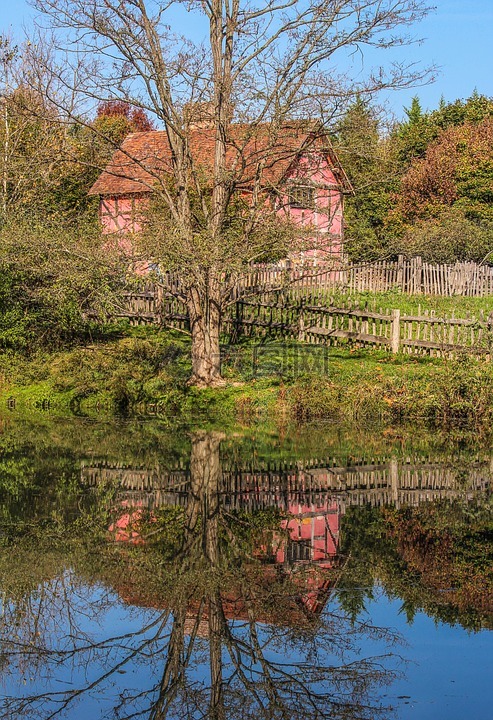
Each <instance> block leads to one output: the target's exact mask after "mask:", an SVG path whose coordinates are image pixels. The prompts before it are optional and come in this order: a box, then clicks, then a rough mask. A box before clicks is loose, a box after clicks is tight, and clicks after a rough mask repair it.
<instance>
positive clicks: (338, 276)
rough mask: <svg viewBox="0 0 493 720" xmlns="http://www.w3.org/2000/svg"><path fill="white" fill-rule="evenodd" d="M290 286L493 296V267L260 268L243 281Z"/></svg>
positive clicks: (403, 263) (402, 262) (407, 263)
mask: <svg viewBox="0 0 493 720" xmlns="http://www.w3.org/2000/svg"><path fill="white" fill-rule="evenodd" d="M283 283H284V284H287V285H289V286H290V287H291V288H311V289H313V288H323V289H325V290H327V291H330V292H334V291H343V292H349V293H356V292H388V291H390V290H398V291H399V292H402V293H407V294H410V295H419V294H424V295H444V296H447V297H452V296H456V295H461V296H469V297H485V296H488V295H493V267H490V266H489V265H478V264H477V263H473V262H462V263H459V262H457V263H454V264H448V265H447V264H431V263H426V262H423V260H422V259H421V258H420V257H415V258H410V259H408V260H407V259H405V258H404V257H403V256H399V259H398V260H396V261H388V260H383V261H380V262H374V263H354V264H351V265H347V266H344V267H340V268H337V267H333V268H329V269H324V268H323V267H321V266H320V267H316V266H315V267H308V268H307V267H297V266H293V265H288V266H287V267H280V266H270V267H269V266H265V267H257V268H255V269H252V271H251V272H250V273H249V274H248V275H246V276H245V277H244V278H243V280H242V285H243V286H245V287H249V286H252V287H255V286H257V287H262V288H265V289H269V288H275V287H278V286H279V285H280V284H283Z"/></svg>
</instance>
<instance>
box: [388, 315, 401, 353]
mask: <svg viewBox="0 0 493 720" xmlns="http://www.w3.org/2000/svg"><path fill="white" fill-rule="evenodd" d="M400 344H401V311H400V310H392V332H391V336H390V347H391V349H392V352H393V353H394V354H395V353H398V352H399V346H400Z"/></svg>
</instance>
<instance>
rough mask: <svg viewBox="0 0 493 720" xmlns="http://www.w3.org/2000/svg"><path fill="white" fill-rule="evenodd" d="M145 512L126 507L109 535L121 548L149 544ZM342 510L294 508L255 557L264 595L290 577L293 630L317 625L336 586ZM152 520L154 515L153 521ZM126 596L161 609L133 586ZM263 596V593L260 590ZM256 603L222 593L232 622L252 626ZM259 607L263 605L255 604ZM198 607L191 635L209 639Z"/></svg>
mask: <svg viewBox="0 0 493 720" xmlns="http://www.w3.org/2000/svg"><path fill="white" fill-rule="evenodd" d="M142 512H143V510H142V507H141V506H138V505H135V506H133V507H132V505H131V504H130V503H128V502H127V501H126V500H122V501H121V504H120V512H119V513H118V517H117V519H116V520H115V522H114V523H112V524H111V526H110V528H109V531H110V533H111V536H112V538H113V539H114V540H115V541H116V542H122V543H131V544H133V545H141V544H144V542H145V541H144V540H143V538H142V536H141V534H140V532H139V524H140V521H141V518H142ZM340 517H341V513H340V509H339V506H338V503H337V501H336V500H328V501H326V502H324V503H321V504H311V505H303V504H300V503H292V504H290V506H289V508H288V511H287V517H285V518H284V519H283V520H282V521H281V522H280V527H279V532H277V533H274V535H273V536H272V538H271V542H270V543H269V545H263V546H261V547H259V548H257V550H256V551H254V555H256V556H257V558H258V559H260V560H261V561H262V569H261V574H260V576H258V575H255V574H254V575H252V583H253V584H254V585H255V587H256V588H257V591H259V590H260V587H261V586H264V587H265V589H266V590H267V593H268V592H269V590H268V589H269V587H271V585H272V583H274V582H276V580H278V578H279V576H278V571H281V572H282V573H283V574H284V576H286V575H289V576H290V577H291V580H292V582H293V588H296V594H295V595H293V594H292V591H291V592H290V593H288V598H287V604H286V607H285V608H284V614H283V617H282V622H283V623H286V624H288V625H290V624H297V625H298V626H300V623H308V624H310V622H311V619H313V618H314V617H316V616H317V615H319V613H320V612H321V611H322V610H323V608H324V606H325V604H326V602H327V599H328V597H329V595H330V591H331V588H332V586H333V583H334V575H333V573H332V572H330V571H331V570H334V569H335V568H336V567H337V564H338V563H337V552H338V545H339V526H340ZM150 519H151V520H152V513H151V515H150ZM117 590H118V592H119V594H120V596H121V597H122V598H123V599H124V600H125V601H126V602H129V603H132V604H135V605H144V606H149V607H160V606H161V605H160V602H161V601H160V600H159V598H157V597H153V596H149V597H148V596H147V595H145V594H144V593H142V591H139V590H138V589H137V588H135V587H133V584H132V583H131V582H130V581H127V582H126V583H125V584H122V585H121V586H119V587H118V588H117ZM260 595H262V591H261V590H260ZM250 601H251V599H250V600H248V601H247V600H245V598H244V597H243V595H242V593H241V592H240V591H239V590H238V589H236V590H235V589H234V588H225V589H224V592H221V603H222V609H223V612H224V615H225V617H226V618H228V619H229V620H248V618H249V612H248V606H249V603H250ZM254 602H258V598H257V600H255V601H254ZM198 610H199V603H197V607H195V606H194V604H193V603H192V604H191V605H190V606H189V607H188V618H187V620H186V629H187V630H188V631H190V632H191V631H192V628H194V632H197V634H198V635H199V636H202V637H206V636H207V635H208V620H207V611H206V610H205V611H204V610H203V611H202V612H203V613H205V614H203V615H202V616H201V617H202V619H200V618H199V619H198V623H199V624H198V626H197V627H195V621H196V618H198V615H197V613H198ZM257 621H258V622H265V623H272V624H277V623H279V622H280V618H279V617H278V615H277V609H276V608H272V611H267V610H266V608H265V607H264V608H263V609H262V611H261V615H259V617H258V618H257Z"/></svg>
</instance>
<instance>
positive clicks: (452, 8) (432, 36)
mask: <svg viewBox="0 0 493 720" xmlns="http://www.w3.org/2000/svg"><path fill="white" fill-rule="evenodd" d="M431 1H432V2H433V0H431ZM435 2H436V6H437V7H436V10H435V11H433V12H431V13H430V15H429V16H428V18H427V19H426V20H425V21H423V22H422V23H420V24H419V25H417V26H416V28H415V29H414V31H413V34H414V35H415V36H416V37H422V38H424V42H423V44H422V45H420V46H416V45H415V46H413V47H409V48H403V50H402V58H403V59H408V60H410V61H414V60H416V61H421V62H423V63H424V64H432V63H434V64H436V65H438V66H439V68H440V70H439V75H438V77H437V80H436V81H435V82H434V83H433V84H432V85H428V86H425V87H420V88H414V89H410V90H401V91H398V92H393V93H391V94H390V95H389V96H388V103H389V106H390V109H391V110H392V111H393V112H394V113H395V114H396V115H397V116H401V115H402V108H403V107H404V106H409V104H410V100H411V98H412V97H413V95H418V96H419V98H420V99H421V103H422V105H423V108H425V109H426V108H427V109H434V108H435V107H437V105H438V102H439V100H440V97H441V96H442V95H443V96H444V98H445V100H447V101H452V100H455V99H456V98H466V97H468V96H469V95H471V93H472V91H473V90H474V88H477V90H478V91H479V92H480V93H483V94H485V95H488V96H493V73H492V68H493V42H492V41H491V37H492V35H493V0H467V2H466V1H465V0H435ZM0 8H1V13H0V32H2V31H5V30H8V29H9V27H10V28H11V30H12V32H13V34H14V35H17V34H18V33H19V34H20V31H21V27H22V24H23V23H24V24H26V25H29V21H30V17H31V13H32V11H31V9H30V8H29V6H28V4H27V2H26V0H10V1H9V0H0Z"/></svg>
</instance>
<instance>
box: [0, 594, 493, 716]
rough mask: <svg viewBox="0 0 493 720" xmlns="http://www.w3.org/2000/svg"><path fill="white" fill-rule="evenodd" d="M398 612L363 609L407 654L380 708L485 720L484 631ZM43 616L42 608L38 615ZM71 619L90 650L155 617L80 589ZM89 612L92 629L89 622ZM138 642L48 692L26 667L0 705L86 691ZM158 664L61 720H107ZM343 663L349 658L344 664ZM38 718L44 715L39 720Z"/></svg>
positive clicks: (382, 600)
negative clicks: (10, 698) (12, 698)
mask: <svg viewBox="0 0 493 720" xmlns="http://www.w3.org/2000/svg"><path fill="white" fill-rule="evenodd" d="M109 600H110V602H108V601H109ZM101 605H102V609H101V612H99V613H97V608H98V607H100V606H101ZM330 609H331V610H333V609H334V608H333V607H331V608H330ZM400 609H401V602H400V601H399V600H389V599H387V598H386V597H385V595H384V594H383V592H376V593H375V599H374V600H373V601H371V602H368V604H367V610H368V613H369V619H370V620H371V622H372V624H374V625H376V626H381V627H384V628H391V629H395V630H396V631H398V632H399V633H400V634H401V635H402V636H403V637H404V639H405V640H406V641H407V643H408V646H407V647H404V648H402V647H401V646H397V647H395V648H393V651H394V652H396V653H401V654H402V655H403V656H404V657H405V658H406V659H408V660H410V661H411V662H410V663H409V664H408V665H406V666H405V670H404V673H405V677H404V678H403V679H400V680H398V681H396V682H395V684H393V685H392V686H391V687H390V688H388V689H387V690H383V691H382V693H384V694H383V695H382V702H383V703H391V704H393V705H396V706H397V707H398V712H397V719H398V720H463V718H464V717H467V718H471V720H490V718H491V706H490V701H489V686H490V681H491V669H492V668H491V657H493V633H492V632H488V631H483V632H480V633H477V634H471V633H468V632H466V631H464V630H463V629H462V628H460V627H458V626H457V627H449V626H447V625H444V624H442V623H434V622H433V620H431V619H429V618H428V617H427V616H425V615H424V614H422V613H418V614H417V615H416V616H415V619H414V621H413V623H412V624H411V625H410V624H408V623H407V622H406V619H405V615H404V614H403V613H402V612H400ZM47 610H48V608H47V607H45V612H46V611H47ZM71 611H72V613H73V615H72V621H73V623H74V625H75V626H76V627H77V628H78V633H79V635H80V636H81V637H83V638H84V639H83V640H81V641H80V642H85V640H86V637H87V638H91V639H92V640H93V641H96V642H97V641H101V640H103V639H105V638H107V637H112V636H118V635H126V634H128V633H132V632H139V631H140V630H141V628H142V627H143V626H144V625H145V624H146V623H148V622H150V621H151V620H152V619H157V617H158V616H159V615H160V612H158V611H155V610H141V609H138V608H134V607H130V606H127V605H125V604H124V603H122V602H121V601H120V600H119V599H118V598H117V597H116V596H114V595H109V596H108V594H107V593H106V591H104V590H103V589H102V588H101V587H96V588H95V589H93V590H91V589H90V588H89V587H87V586H85V587H84V586H83V587H80V586H79V588H78V590H77V599H76V602H75V605H74V607H72V608H71ZM95 612H96V613H97V622H94V621H93V619H92V618H93V616H94V613H95ZM326 612H327V610H326ZM363 619H365V618H363ZM59 620H60V625H59V627H58V633H60V635H59V636H58V639H53V638H51V640H50V641H49V642H52V643H53V644H54V645H55V646H57V647H60V646H61V647H65V646H67V643H66V640H65V639H63V637H62V635H63V633H68V632H69V626H68V624H67V621H66V619H65V620H64V619H63V612H62V613H61V614H60V617H59ZM233 625H234V627H235V631H234V632H235V634H238V635H240V636H241V635H242V634H244V632H245V626H244V623H242V622H240V621H237V622H235V623H233ZM11 631H12V629H11ZM278 631H279V628H276V629H275V631H274V632H273V636H274V637H275V636H279V632H278ZM153 632H155V629H153V630H151V631H149V632H148V633H147V634H146V637H150V636H151V634H152V633H153ZM260 635H261V638H262V637H263V638H264V639H265V638H266V637H267V636H268V635H269V628H268V626H265V625H264V626H261V627H260ZM142 639H143V636H142V635H139V637H138V638H137V639H131V640H128V641H124V642H123V643H122V644H126V646H127V647H126V649H125V650H123V649H121V648H120V649H115V648H114V649H113V650H112V651H111V653H106V654H105V655H104V656H103V657H101V658H99V661H93V662H88V663H87V664H86V663H78V665H76V667H75V668H74V669H72V668H71V665H70V663H67V664H66V665H60V666H59V667H57V668H55V669H54V673H53V675H52V676H51V677H50V678H49V682H48V683H47V685H45V683H44V682H43V679H42V678H41V676H40V675H36V673H33V672H32V671H30V668H29V667H28V666H26V667H25V668H24V670H23V671H22V672H21V674H20V675H17V676H16V675H15V674H14V678H7V681H6V682H5V683H2V684H1V685H0V688H1V689H0V698H1V695H2V694H4V693H5V694H13V695H16V696H25V695H28V694H30V693H32V692H38V691H46V690H47V689H50V690H55V691H60V690H63V689H66V688H72V689H73V688H76V687H78V686H80V685H81V684H83V683H84V684H88V683H90V682H91V681H93V680H94V679H95V678H96V677H97V676H98V675H99V674H100V673H101V672H105V671H107V670H108V669H109V667H111V665H113V664H115V663H116V662H118V661H119V660H121V659H122V657H123V656H124V655H126V654H127V652H128V648H129V647H130V646H134V647H135V646H136V645H138V644H139V643H140V641H141V640H142ZM358 640H359V641H360V643H361V655H360V657H361V658H363V657H370V656H373V655H378V654H379V653H385V652H387V651H388V647H387V646H385V645H384V644H383V642H382V641H377V640H369V639H368V638H366V639H365V637H364V636H363V635H361V636H359V637H358ZM206 645H207V640H206V639H204V638H202V639H201V638H199V639H198V640H197V654H198V656H199V657H200V658H201V661H202V663H204V664H201V665H199V667H198V668H196V669H194V670H191V672H190V673H189V678H190V679H191V680H195V681H199V682H203V681H205V682H207V680H208V665H207V653H204V652H203V651H204V650H205V649H206ZM320 652H321V657H323V661H324V662H330V660H336V658H331V657H330V654H328V653H330V648H320ZM267 657H268V658H269V659H277V660H282V661H283V662H285V663H286V664H287V665H289V664H290V663H294V664H296V663H299V662H301V661H303V659H304V658H303V653H302V652H301V651H300V647H299V646H298V649H297V650H295V651H293V653H292V654H291V655H286V651H285V648H284V643H282V644H281V645H277V644H276V643H275V642H274V643H272V645H270V646H269V649H268V651H267ZM164 659H165V654H164V652H162V651H161V652H160V653H159V654H158V655H156V657H154V658H153V659H152V661H150V660H149V658H147V657H146V656H142V657H141V658H140V661H131V662H129V663H128V664H126V665H124V666H122V667H121V668H120V672H117V673H116V674H115V675H114V676H112V678H111V681H110V682H107V683H106V684H104V685H102V686H99V687H98V688H96V689H95V690H94V691H93V692H92V693H91V694H87V695H84V696H83V697H82V698H81V699H80V701H79V702H78V703H77V704H76V705H73V706H71V710H70V711H69V712H68V713H67V715H66V717H68V718H70V719H74V720H75V719H79V718H92V720H97V718H99V717H101V716H102V714H103V713H104V712H108V713H110V711H111V710H112V708H113V706H114V703H115V702H116V701H117V699H118V697H119V695H120V693H123V692H125V691H127V690H130V691H131V690H132V689H136V690H139V689H143V688H149V687H151V686H152V684H153V683H154V682H158V681H159V680H160V673H161V672H162V669H163V664H164ZM350 659H352V658H351V657H348V658H346V660H350ZM251 669H252V670H254V671H257V670H259V667H257V666H255V665H253V666H252V668H251ZM402 696H410V697H409V698H406V697H402ZM0 707H1V705H0ZM39 716H40V717H42V716H43V715H42V714H41V713H40V715H39ZM170 717H171V716H170Z"/></svg>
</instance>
